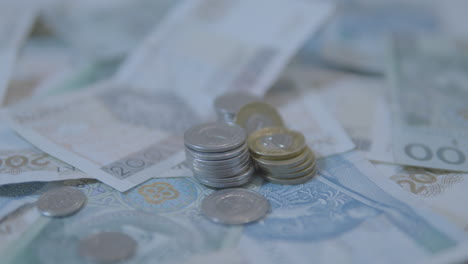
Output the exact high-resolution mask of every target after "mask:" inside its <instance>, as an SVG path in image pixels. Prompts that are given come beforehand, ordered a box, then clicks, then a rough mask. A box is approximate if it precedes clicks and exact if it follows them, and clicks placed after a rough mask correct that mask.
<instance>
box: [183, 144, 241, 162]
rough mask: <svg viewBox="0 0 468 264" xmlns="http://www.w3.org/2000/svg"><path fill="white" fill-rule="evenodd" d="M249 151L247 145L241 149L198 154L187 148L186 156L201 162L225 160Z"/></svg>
mask: <svg viewBox="0 0 468 264" xmlns="http://www.w3.org/2000/svg"><path fill="white" fill-rule="evenodd" d="M247 151H248V150H247V145H246V144H243V145H241V146H240V147H239V148H236V149H233V150H230V151H224V152H197V151H193V150H191V149H188V148H185V154H186V156H187V158H195V159H200V160H225V159H230V158H233V157H236V156H239V155H242V154H244V153H246V152H247Z"/></svg>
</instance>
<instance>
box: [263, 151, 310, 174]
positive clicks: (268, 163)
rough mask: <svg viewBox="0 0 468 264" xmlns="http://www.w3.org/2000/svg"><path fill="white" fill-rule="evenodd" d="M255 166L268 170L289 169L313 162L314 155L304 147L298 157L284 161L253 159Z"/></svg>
mask: <svg viewBox="0 0 468 264" xmlns="http://www.w3.org/2000/svg"><path fill="white" fill-rule="evenodd" d="M254 159H255V161H256V162H257V164H258V165H259V166H261V167H265V168H269V169H272V170H273V169H285V170H288V169H291V168H294V167H297V166H299V165H301V164H303V163H304V162H305V161H307V160H315V155H314V154H313V153H312V151H311V150H310V149H309V148H308V147H306V148H305V149H304V151H303V152H301V153H300V154H299V155H298V156H296V157H294V158H291V159H285V160H265V159H261V158H254Z"/></svg>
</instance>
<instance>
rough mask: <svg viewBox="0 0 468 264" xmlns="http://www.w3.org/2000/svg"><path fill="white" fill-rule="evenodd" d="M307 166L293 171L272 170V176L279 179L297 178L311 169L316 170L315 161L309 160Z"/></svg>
mask: <svg viewBox="0 0 468 264" xmlns="http://www.w3.org/2000/svg"><path fill="white" fill-rule="evenodd" d="M306 166H307V167H306V168H304V169H302V170H299V171H291V172H286V173H282V172H270V175H271V177H274V178H278V179H295V178H300V177H304V176H306V175H308V174H309V173H310V172H311V171H313V170H315V162H307V164H306Z"/></svg>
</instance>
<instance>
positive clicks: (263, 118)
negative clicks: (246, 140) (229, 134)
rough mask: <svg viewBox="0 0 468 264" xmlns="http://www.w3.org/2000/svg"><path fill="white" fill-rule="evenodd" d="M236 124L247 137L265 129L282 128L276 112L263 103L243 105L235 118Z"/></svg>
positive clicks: (281, 120) (280, 119) (281, 121)
mask: <svg viewBox="0 0 468 264" xmlns="http://www.w3.org/2000/svg"><path fill="white" fill-rule="evenodd" d="M236 124H237V125H239V126H240V127H242V128H244V129H245V131H246V132H247V134H248V135H250V134H251V133H253V132H254V131H256V130H259V129H262V128H265V127H282V126H284V124H283V119H282V118H281V115H280V114H279V113H278V111H277V110H276V109H275V108H274V107H273V106H271V105H269V104H267V103H264V102H252V103H249V104H246V105H244V106H243V107H242V108H241V109H240V110H239V112H238V114H237V116H236Z"/></svg>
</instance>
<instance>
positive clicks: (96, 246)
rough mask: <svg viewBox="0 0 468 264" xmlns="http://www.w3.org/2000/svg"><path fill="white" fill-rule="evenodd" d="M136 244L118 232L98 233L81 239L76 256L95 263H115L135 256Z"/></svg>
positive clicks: (127, 236)
mask: <svg viewBox="0 0 468 264" xmlns="http://www.w3.org/2000/svg"><path fill="white" fill-rule="evenodd" d="M136 250H137V242H136V241H135V240H134V239H133V238H132V237H130V236H129V235H127V234H124V233H120V232H100V233H96V234H93V235H90V236H88V237H85V238H83V239H81V240H80V241H79V243H78V254H79V255H80V256H82V257H84V258H86V259H89V260H91V261H93V262H97V263H116V262H120V261H123V260H127V259H129V258H131V257H132V256H133V255H135V253H136Z"/></svg>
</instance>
